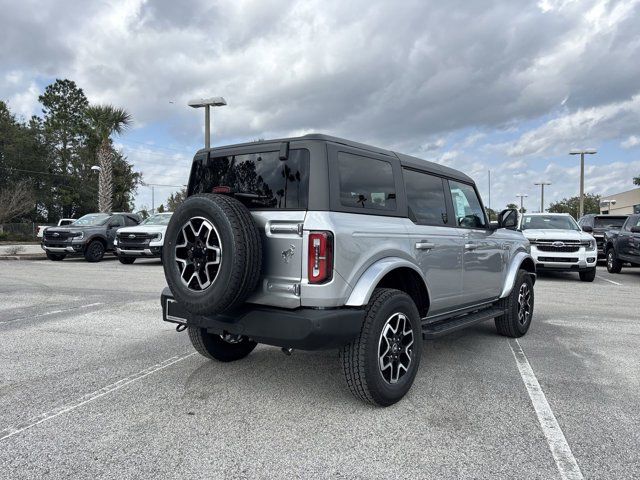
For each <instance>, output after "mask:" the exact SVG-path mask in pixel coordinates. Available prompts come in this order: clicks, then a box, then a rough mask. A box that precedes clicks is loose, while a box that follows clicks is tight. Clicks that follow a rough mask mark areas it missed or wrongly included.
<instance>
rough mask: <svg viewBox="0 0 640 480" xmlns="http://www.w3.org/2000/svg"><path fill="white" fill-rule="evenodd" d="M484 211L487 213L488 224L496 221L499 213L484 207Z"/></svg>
mask: <svg viewBox="0 0 640 480" xmlns="http://www.w3.org/2000/svg"><path fill="white" fill-rule="evenodd" d="M485 211H486V212H487V215H488V217H489V221H490V222H493V221H494V220H497V219H498V213H499V212H496V211H495V210H494V209H493V208H489V207H485Z"/></svg>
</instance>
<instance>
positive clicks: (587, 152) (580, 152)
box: [569, 148, 598, 219]
mask: <svg viewBox="0 0 640 480" xmlns="http://www.w3.org/2000/svg"><path fill="white" fill-rule="evenodd" d="M596 153H598V152H597V151H596V149H595V148H585V149H582V150H580V149H575V150H571V151H570V152H569V155H580V211H579V212H578V219H580V218H582V216H583V215H584V156H585V155H595V154H596Z"/></svg>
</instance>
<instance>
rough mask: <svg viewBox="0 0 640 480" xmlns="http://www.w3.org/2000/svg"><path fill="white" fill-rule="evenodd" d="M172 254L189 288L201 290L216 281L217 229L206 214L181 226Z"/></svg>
mask: <svg viewBox="0 0 640 480" xmlns="http://www.w3.org/2000/svg"><path fill="white" fill-rule="evenodd" d="M175 254H176V263H177V265H178V270H179V271H180V279H181V280H182V283H183V284H184V285H185V286H186V287H187V288H188V289H189V290H192V291H196V292H201V291H203V290H206V289H207V288H209V287H210V286H211V285H212V284H213V283H214V282H215V281H216V278H217V277H218V271H219V270H220V262H221V260H222V244H221V242H220V235H218V231H217V230H216V229H215V227H214V226H213V224H211V222H209V221H208V220H207V219H206V218H202V217H194V218H191V219H190V220H189V221H188V222H187V223H185V224H184V225H183V226H182V228H181V229H180V232H179V233H178V238H177V239H176V247H175Z"/></svg>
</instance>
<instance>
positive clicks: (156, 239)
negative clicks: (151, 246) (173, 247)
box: [151, 233, 162, 242]
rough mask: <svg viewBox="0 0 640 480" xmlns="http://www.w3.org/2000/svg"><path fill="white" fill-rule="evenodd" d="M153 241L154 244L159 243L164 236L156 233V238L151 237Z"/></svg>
mask: <svg viewBox="0 0 640 480" xmlns="http://www.w3.org/2000/svg"><path fill="white" fill-rule="evenodd" d="M151 240H153V241H154V242H157V241H158V240H162V234H161V233H156V234H155V236H153V237H151Z"/></svg>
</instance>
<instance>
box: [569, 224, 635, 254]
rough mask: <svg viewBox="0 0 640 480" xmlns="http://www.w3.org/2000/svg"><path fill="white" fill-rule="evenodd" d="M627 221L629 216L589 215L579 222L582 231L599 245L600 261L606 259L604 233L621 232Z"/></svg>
mask: <svg viewBox="0 0 640 480" xmlns="http://www.w3.org/2000/svg"><path fill="white" fill-rule="evenodd" d="M626 219H627V215H598V214H595V213H589V214H587V215H585V216H583V217H581V218H580V220H578V225H580V227H582V230H583V231H585V232H588V233H590V234H591V235H593V236H594V237H595V239H596V243H597V244H598V260H600V259H603V258H605V251H604V232H606V231H608V230H620V227H622V225H623V224H624V222H625V220H626Z"/></svg>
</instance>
